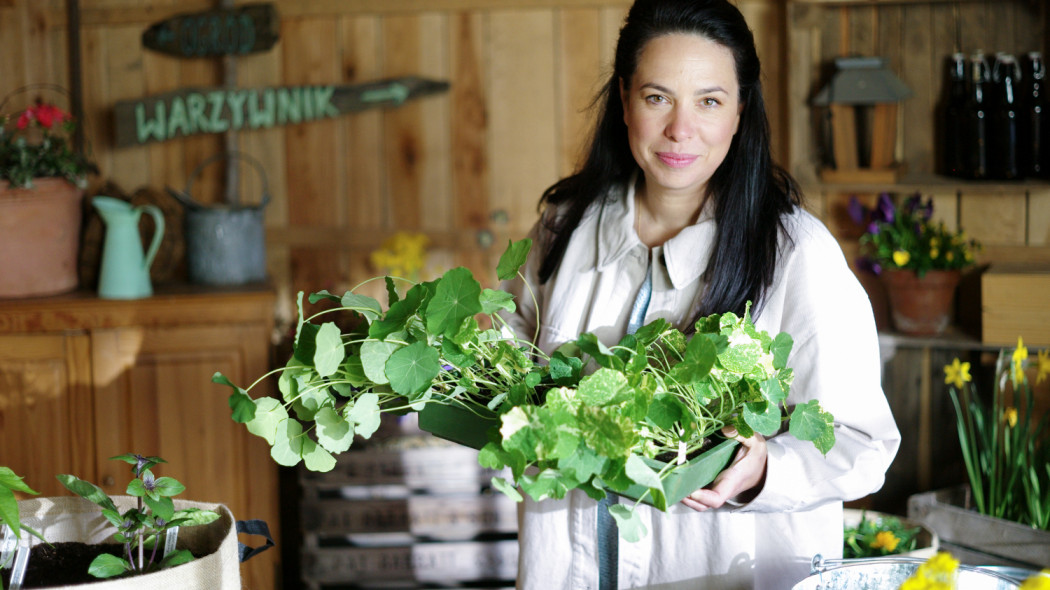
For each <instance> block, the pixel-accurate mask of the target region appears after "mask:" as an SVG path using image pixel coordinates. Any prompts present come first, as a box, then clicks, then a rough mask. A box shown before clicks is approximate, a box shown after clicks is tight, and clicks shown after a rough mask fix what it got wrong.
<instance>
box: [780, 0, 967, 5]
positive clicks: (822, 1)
mask: <svg viewBox="0 0 1050 590" xmlns="http://www.w3.org/2000/svg"><path fill="white" fill-rule="evenodd" d="M985 1H987V0H789V3H790V4H819V5H821V6H894V5H898V6H899V5H902V4H958V3H960V2H985Z"/></svg>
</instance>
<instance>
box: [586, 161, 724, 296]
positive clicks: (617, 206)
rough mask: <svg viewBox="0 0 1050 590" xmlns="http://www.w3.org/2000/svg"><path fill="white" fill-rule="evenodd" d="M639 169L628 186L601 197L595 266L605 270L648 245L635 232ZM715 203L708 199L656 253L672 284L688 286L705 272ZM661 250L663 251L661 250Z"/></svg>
mask: <svg viewBox="0 0 1050 590" xmlns="http://www.w3.org/2000/svg"><path fill="white" fill-rule="evenodd" d="M637 177H638V173H637V171H636V172H635V173H634V174H633V175H632V176H631V180H630V181H629V182H628V183H627V186H626V187H619V188H616V189H614V190H612V191H610V194H609V195H608V196H606V198H605V199H603V200H602V202H601V205H600V210H599V212H598V218H597V223H598V232H597V233H598V243H597V257H596V267H597V269H598V270H605V269H606V268H607V267H609V266H610V265H613V264H616V263H617V262H619V261H620V259H622V258H623V257H624V256H625V255H626V254H627V253H628V252H630V251H631V250H634V249H636V248H645V247H646V246H645V244H642V242H641V240H639V239H638V234H637V233H636V232H635V231H634V217H635V186H636V185H637V182H636V181H637ZM715 229H716V228H715V220H714V204H713V202H712V201H711V200H708V202H707V204H706V205H705V206H704V210H703V211H701V212H700V218H699V219H698V220H697V222H696V223H694V224H693V225H690V226H688V227H686V228H684V229H683V230H682V231H680V232H678V235H676V236H674V237H673V238H671V239H670V240H667V242H666V243H664V245H663V246H662V247H659V246H658V247H657V248H654V252H655V253H657V254H662V256H663V260H664V264H665V265H666V266H667V273H668V276H669V277H670V279H671V284H672V285H673V286H674V288H675V289H681V288H683V287H686V286H687V285H689V284H690V283H692V282H693V281H695V280H696V279H697V278H699V277H700V275H701V274H703V272H704V270H705V269H706V268H707V263H708V261H709V260H710V258H711V248H712V247H713V244H714V240H715ZM661 250H662V252H661Z"/></svg>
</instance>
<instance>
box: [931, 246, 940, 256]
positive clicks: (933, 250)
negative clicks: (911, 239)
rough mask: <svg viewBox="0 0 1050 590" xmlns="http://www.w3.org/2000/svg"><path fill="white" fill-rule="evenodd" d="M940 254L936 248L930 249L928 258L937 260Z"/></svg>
mask: <svg viewBox="0 0 1050 590" xmlns="http://www.w3.org/2000/svg"><path fill="white" fill-rule="evenodd" d="M940 254H941V251H940V250H938V249H937V248H930V258H937V257H938V256H940Z"/></svg>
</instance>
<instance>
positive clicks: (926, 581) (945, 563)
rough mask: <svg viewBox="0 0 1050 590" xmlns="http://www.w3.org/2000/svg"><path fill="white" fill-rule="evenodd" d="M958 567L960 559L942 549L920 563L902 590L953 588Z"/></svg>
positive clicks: (948, 589)
mask: <svg viewBox="0 0 1050 590" xmlns="http://www.w3.org/2000/svg"><path fill="white" fill-rule="evenodd" d="M958 568H959V560H957V559H955V558H954V557H952V556H951V554H950V553H947V552H944V551H941V552H939V553H937V554H936V555H934V556H933V557H931V558H929V559H928V560H926V562H925V563H923V564H922V565H920V566H919V567H918V569H916V570H915V573H914V574H912V575H911V577H910V578H908V579H907V580H905V582H904V583H903V584H901V586H900V590H952V588H954V587H955V571H956V570H957V569H958Z"/></svg>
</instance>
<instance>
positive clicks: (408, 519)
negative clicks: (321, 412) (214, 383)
mask: <svg viewBox="0 0 1050 590" xmlns="http://www.w3.org/2000/svg"><path fill="white" fill-rule="evenodd" d="M494 475H500V474H499V473H497V472H494V471H492V470H489V469H485V468H482V467H481V466H480V465H479V464H478V452H477V451H475V450H473V449H470V448H467V447H464V446H460V445H456V444H453V443H450V442H447V441H443V440H441V439H438V438H436V437H434V436H432V435H429V434H427V433H423V432H420V431H419V430H418V428H417V427H416V425H415V423H414V421H413V420H412V417H411V415H410V416H406V417H403V418H401V419H400V421H399V422H394V421H391V422H385V423H384V427H383V429H382V430H381V432H380V433H377V436H374V437H372V439H371V440H369V441H360V442H355V443H354V446H353V447H351V450H350V451H348V452H346V453H343V454H342V455H340V456H339V458H338V462H337V464H336V467H335V469H333V470H332V471H330V472H328V473H313V472H308V471H305V470H304V471H301V472H300V478H299V479H300V483H301V486H302V493H303V499H302V533H303V535H302V536H303V548H302V577H303V582H304V587H305V588H307V589H309V590H343V589H346V590H351V589H353V590H372V589H379V588H382V589H391V588H397V589H415V588H428V589H431V588H464V587H469V588H512V587H513V586H514V579H515V577H516V574H517V553H518V545H517V507H516V505H515V503H514V502H513V501H512V500H510V499H509V498H507V497H506V496H505V495H503V494H501V493H499V492H497V491H495V490H494V489H492V487H491V484H490V482H491V478H492V477H493V476H494Z"/></svg>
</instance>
